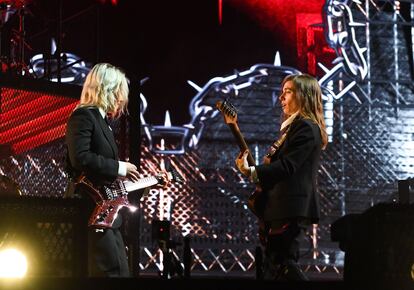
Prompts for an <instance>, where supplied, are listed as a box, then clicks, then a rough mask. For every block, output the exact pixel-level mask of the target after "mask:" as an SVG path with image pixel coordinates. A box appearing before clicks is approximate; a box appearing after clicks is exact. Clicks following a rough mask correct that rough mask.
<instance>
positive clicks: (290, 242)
mask: <svg viewBox="0 0 414 290" xmlns="http://www.w3.org/2000/svg"><path fill="white" fill-rule="evenodd" d="M304 229H305V225H304V224H302V223H301V222H298V220H296V219H292V220H283V221H272V222H269V223H267V224H266V229H265V231H266V237H265V253H264V260H263V278H264V279H265V280H277V281H303V280H308V279H307V277H306V276H305V274H304V273H303V272H302V270H301V269H300V267H299V265H298V260H299V239H300V237H301V235H303V232H304Z"/></svg>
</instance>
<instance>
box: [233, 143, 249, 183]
mask: <svg viewBox="0 0 414 290" xmlns="http://www.w3.org/2000/svg"><path fill="white" fill-rule="evenodd" d="M248 155H249V150H244V152H240V154H239V155H238V156H237V158H236V166H237V168H238V169H239V170H240V172H241V173H242V174H243V175H244V176H246V177H250V166H249V162H248V161H247V156H248Z"/></svg>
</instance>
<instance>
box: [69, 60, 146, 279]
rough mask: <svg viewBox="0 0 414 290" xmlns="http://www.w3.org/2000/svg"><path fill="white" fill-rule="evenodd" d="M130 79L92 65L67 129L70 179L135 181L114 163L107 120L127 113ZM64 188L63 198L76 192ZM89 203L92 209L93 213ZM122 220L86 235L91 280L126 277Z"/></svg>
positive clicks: (127, 167)
mask: <svg viewBox="0 0 414 290" xmlns="http://www.w3.org/2000/svg"><path fill="white" fill-rule="evenodd" d="M128 93H129V88H128V80H127V78H126V77H125V74H124V73H123V72H122V71H121V70H120V69H119V68H117V67H115V66H113V65H111V64H108V63H99V64H97V65H95V66H94V67H93V68H92V70H91V71H90V72H89V74H88V76H87V77H86V80H85V83H84V85H83V89H82V94H81V98H80V102H79V105H78V106H77V107H76V109H75V110H74V111H73V113H72V114H71V116H70V118H69V121H68V123H67V129H66V145H67V158H66V167H67V172H68V174H69V176H70V178H71V180H74V179H76V178H77V177H79V176H80V175H81V174H83V175H85V176H86V177H87V178H88V179H89V180H90V181H92V182H93V183H94V184H95V185H104V184H108V183H111V182H113V181H114V180H115V179H116V178H118V177H125V178H129V179H131V180H137V179H138V171H137V167H136V166H135V165H134V164H132V163H129V162H124V161H119V160H118V148H117V146H116V143H115V139H114V135H113V133H112V130H111V128H110V127H109V125H108V124H107V122H106V120H107V118H117V117H119V116H120V115H121V114H123V113H124V112H125V111H126V106H127V104H128ZM71 182H72V181H70V182H69V183H70V184H69V186H68V189H69V190H68V191H69V192H68V191H67V195H69V196H70V195H73V194H77V195H80V196H82V197H83V196H85V195H86V194H85V193H82V192H79V189H77V188H76V187H75V186H70V185H71ZM92 206H93V205H92V203H91V210H92V209H93V208H92ZM121 224H122V219H121V216H118V217H117V219H116V220H115V222H114V224H113V226H112V228H109V229H105V230H102V229H94V228H91V229H90V232H89V255H88V256H89V260H90V261H89V275H90V276H106V277H128V276H130V272H129V268H128V261H127V256H126V252H125V246H124V242H123V239H122V236H121V232H120V230H119V227H120V226H121Z"/></svg>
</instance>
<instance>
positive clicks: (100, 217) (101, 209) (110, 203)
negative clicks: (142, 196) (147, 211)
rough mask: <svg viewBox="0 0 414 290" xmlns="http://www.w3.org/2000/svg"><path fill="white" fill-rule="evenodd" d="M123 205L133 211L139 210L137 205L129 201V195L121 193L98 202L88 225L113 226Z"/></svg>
mask: <svg viewBox="0 0 414 290" xmlns="http://www.w3.org/2000/svg"><path fill="white" fill-rule="evenodd" d="M123 207H126V208H128V209H129V210H130V211H131V212H134V211H136V210H137V207H135V206H133V205H131V204H130V203H129V201H128V196H127V195H120V196H118V197H116V198H114V199H108V200H102V201H101V202H98V203H97V204H96V206H95V209H94V210H93V212H92V215H91V216H90V218H89V222H88V226H92V227H95V228H110V227H112V225H113V223H114V221H115V219H116V217H117V216H118V213H119V211H120V210H121V209H122V208H123Z"/></svg>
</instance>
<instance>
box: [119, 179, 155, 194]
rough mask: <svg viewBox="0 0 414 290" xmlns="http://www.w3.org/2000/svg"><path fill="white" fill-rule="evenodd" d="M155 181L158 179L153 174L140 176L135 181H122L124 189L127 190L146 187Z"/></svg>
mask: <svg viewBox="0 0 414 290" xmlns="http://www.w3.org/2000/svg"><path fill="white" fill-rule="evenodd" d="M157 183H158V179H157V178H155V176H148V177H144V178H140V179H139V180H137V181H130V180H125V181H124V185H125V189H126V191H128V192H131V191H134V190H138V189H142V188H146V187H149V186H152V185H155V184H157Z"/></svg>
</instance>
